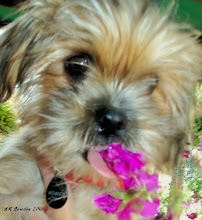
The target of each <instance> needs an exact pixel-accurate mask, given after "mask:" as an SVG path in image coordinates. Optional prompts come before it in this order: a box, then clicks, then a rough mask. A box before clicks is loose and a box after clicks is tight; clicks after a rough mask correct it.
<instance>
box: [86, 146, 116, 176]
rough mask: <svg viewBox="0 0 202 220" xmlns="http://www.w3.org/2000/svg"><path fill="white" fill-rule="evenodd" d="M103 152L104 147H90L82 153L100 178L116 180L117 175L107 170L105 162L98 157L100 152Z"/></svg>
mask: <svg viewBox="0 0 202 220" xmlns="http://www.w3.org/2000/svg"><path fill="white" fill-rule="evenodd" d="M101 150H105V147H96V148H93V147H91V148H90V149H89V150H87V151H85V152H84V153H83V157H84V158H85V159H86V160H87V161H88V162H89V163H90V165H91V166H92V167H93V168H94V169H95V170H96V171H97V172H98V173H100V174H101V175H102V176H105V177H108V178H116V177H117V175H116V174H115V173H114V172H112V170H110V169H109V167H108V166H107V164H106V162H105V161H104V160H103V158H102V157H101V155H100V153H99V152H100V151H101Z"/></svg>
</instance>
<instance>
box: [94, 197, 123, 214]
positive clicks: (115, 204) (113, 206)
mask: <svg viewBox="0 0 202 220" xmlns="http://www.w3.org/2000/svg"><path fill="white" fill-rule="evenodd" d="M122 201H123V200H121V199H117V198H114V197H113V196H111V195H109V194H98V195H94V196H93V204H94V205H95V206H97V207H98V208H100V209H101V210H102V211H103V212H104V213H105V214H114V213H115V212H116V211H117V210H118V208H119V206H120V205H121V203H122Z"/></svg>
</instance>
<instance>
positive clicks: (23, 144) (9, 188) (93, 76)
mask: <svg viewBox="0 0 202 220" xmlns="http://www.w3.org/2000/svg"><path fill="white" fill-rule="evenodd" d="M21 10H24V11H25V13H23V14H22V15H21V16H20V17H19V18H18V19H17V20H16V21H15V22H13V23H11V24H10V25H9V26H8V28H7V30H6V32H5V33H4V34H3V35H2V36H1V39H0V51H1V55H0V63H1V65H0V100H1V101H2V102H3V101H6V100H7V99H9V98H10V96H11V95H12V94H13V92H14V90H16V92H17V94H18V95H17V98H18V103H19V118H20V120H19V121H20V125H19V126H20V128H19V130H18V131H16V132H15V133H13V134H11V135H10V137H8V138H6V139H5V140H4V141H3V143H2V144H1V146H0V158H1V159H0V202H1V213H3V216H4V217H1V219H9V220H10V219H18V218H20V217H22V215H21V212H13V213H12V212H11V213H7V212H3V211H2V209H4V208H5V207H10V206H14V207H15V206H21V207H22V206H26V205H27V204H29V206H31V205H33V206H36V205H37V206H40V205H41V206H43V205H44V200H43V191H44V189H43V185H42V180H41V175H40V171H39V168H38V162H37V160H38V157H37V154H42V155H43V156H44V157H45V158H46V159H48V161H49V163H50V165H51V167H52V168H53V169H54V170H55V171H56V172H57V173H58V174H59V175H60V176H66V175H67V174H69V173H70V172H71V173H72V174H73V176H74V177H75V178H76V179H78V178H83V177H84V176H87V175H88V176H89V175H90V176H91V178H92V180H93V181H98V180H99V179H100V178H101V179H102V180H103V181H104V182H105V183H106V185H107V186H106V187H99V186H96V185H93V184H88V183H86V182H82V181H80V182H79V183H78V184H77V185H76V187H75V188H74V189H73V206H74V209H75V210H76V211H75V213H76V215H77V218H78V219H79V220H90V219H92V220H94V219H107V217H108V216H106V217H105V216H104V215H103V214H102V213H101V212H100V211H99V210H98V209H97V208H96V207H94V206H93V205H92V202H91V200H92V196H93V194H99V193H102V192H108V191H110V190H111V189H112V188H113V187H114V181H115V180H114V179H111V178H108V177H106V176H105V175H104V176H103V175H102V174H100V172H99V170H96V169H95V168H94V167H95V164H92V163H93V162H92V161H93V158H91V159H92V160H91V162H89V157H90V156H89V152H91V157H93V153H92V152H93V151H94V152H96V151H97V150H98V149H99V150H100V149H103V148H104V146H106V144H110V143H115V142H116V143H120V144H122V145H123V146H125V147H126V148H127V149H129V150H131V151H133V152H141V153H144V154H145V155H146V156H147V158H148V160H149V161H150V162H151V164H152V166H153V167H155V168H156V169H160V170H163V171H165V172H170V170H171V171H172V170H173V169H174V167H173V166H174V165H173V164H174V161H176V160H177V159H176V158H177V157H178V155H179V154H180V153H181V149H182V146H183V142H184V138H186V137H187V134H188V133H189V131H190V127H191V123H192V116H193V111H192V107H193V106H194V98H195V96H194V92H195V83H196V81H197V79H198V78H199V77H200V74H201V69H202V68H201V57H202V49H201V47H200V46H199V44H198V43H197V41H196V39H195V38H193V36H191V33H189V32H185V31H183V30H182V28H180V27H181V25H178V24H175V23H173V22H172V21H171V20H170V19H169V16H168V15H167V14H164V15H162V14H161V13H160V12H159V9H158V8H157V7H156V6H155V5H154V4H150V3H148V1H142V0H124V1H121V0H120V1H119V0H100V1H98V0H36V1H34V0H33V1H28V3H26V5H25V6H23V8H21ZM176 155H177V156H176ZM101 169H102V168H101ZM35 189H36V190H35ZM35 191H36V193H35V194H33V192H35ZM1 216H2V215H1ZM109 219H110V217H109Z"/></svg>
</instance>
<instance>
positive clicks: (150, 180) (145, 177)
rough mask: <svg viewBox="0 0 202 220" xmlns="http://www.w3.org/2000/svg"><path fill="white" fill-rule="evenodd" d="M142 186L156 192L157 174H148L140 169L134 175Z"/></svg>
mask: <svg viewBox="0 0 202 220" xmlns="http://www.w3.org/2000/svg"><path fill="white" fill-rule="evenodd" d="M136 177H137V179H138V180H139V182H140V184H141V185H142V186H146V189H147V191H149V192H156V191H157V189H158V188H159V187H158V176H157V175H156V174H153V175H149V174H148V173H146V172H143V171H140V172H138V173H137V175H136Z"/></svg>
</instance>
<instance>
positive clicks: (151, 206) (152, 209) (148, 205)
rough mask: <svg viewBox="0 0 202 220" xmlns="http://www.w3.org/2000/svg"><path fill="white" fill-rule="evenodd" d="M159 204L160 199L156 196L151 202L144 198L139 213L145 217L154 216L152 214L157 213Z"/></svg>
mask: <svg viewBox="0 0 202 220" xmlns="http://www.w3.org/2000/svg"><path fill="white" fill-rule="evenodd" d="M159 205H160V200H159V199H157V198H153V202H149V201H148V200H146V201H145V202H144V204H143V207H142V209H141V215H143V216H144V217H146V218H154V216H155V215H157V214H158V211H159Z"/></svg>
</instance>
